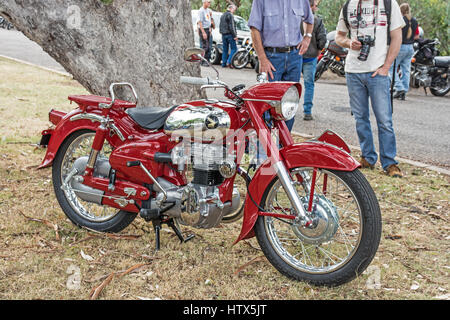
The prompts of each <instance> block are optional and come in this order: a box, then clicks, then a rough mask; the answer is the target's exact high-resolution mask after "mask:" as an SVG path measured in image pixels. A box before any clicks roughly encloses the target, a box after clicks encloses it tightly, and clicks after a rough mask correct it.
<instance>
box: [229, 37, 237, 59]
mask: <svg viewBox="0 0 450 320" xmlns="http://www.w3.org/2000/svg"><path fill="white" fill-rule="evenodd" d="M229 43H230V46H231V51H230V55H229V57H228V61H227V64H228V65H231V59H233V56H234V54H235V53H236V51H237V46H236V40H234V39H233V36H232V35H230V41H229Z"/></svg>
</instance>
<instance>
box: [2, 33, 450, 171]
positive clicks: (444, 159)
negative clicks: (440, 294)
mask: <svg viewBox="0 0 450 320" xmlns="http://www.w3.org/2000/svg"><path fill="white" fill-rule="evenodd" d="M0 55H4V56H9V57H12V58H16V59H20V60H24V61H27V62H30V63H34V64H37V65H41V66H43V67H46V68H51V69H54V70H57V71H63V72H64V71H65V70H64V68H62V67H61V66H60V65H59V64H58V63H57V62H56V61H54V60H53V59H52V58H51V57H50V56H48V55H47V54H46V53H45V52H44V51H43V50H42V49H41V48H40V47H39V46H38V45H37V44H35V43H34V42H32V41H30V40H28V39H27V38H26V37H25V36H24V35H23V34H21V33H20V32H18V31H15V30H11V31H6V30H4V29H0ZM180 63H185V62H182V61H180ZM217 69H218V71H219V73H220V79H221V80H222V81H225V82H226V83H228V84H230V85H237V84H241V83H243V84H246V85H247V87H249V86H251V85H253V84H255V83H256V73H255V71H254V70H252V69H243V70H231V69H223V68H221V67H220V66H218V67H217ZM202 75H203V76H209V77H214V78H215V76H216V75H215V72H214V70H212V69H211V68H209V67H207V68H204V67H202ZM3 76H5V75H3ZM207 95H208V97H210V98H218V99H219V98H223V91H222V90H215V91H214V90H208V91H207ZM313 116H314V120H313V121H304V120H303V110H302V108H301V109H300V110H299V112H298V114H297V117H296V121H295V124H294V129H293V130H295V131H297V132H300V133H303V134H307V135H311V136H318V135H320V134H321V133H322V132H323V131H324V130H325V129H331V130H333V131H335V132H336V133H338V134H339V135H340V136H341V137H343V138H344V139H345V140H346V141H347V143H348V144H350V145H354V146H358V145H359V143H358V138H357V135H356V131H355V124H354V119H353V117H352V116H351V114H350V107H349V102H348V94H347V87H346V84H345V80H344V78H337V77H336V76H334V75H330V74H325V75H324V78H323V79H321V80H319V81H318V82H317V83H316V91H315V98H314V107H313ZM393 118H394V129H395V131H396V137H397V150H398V156H399V157H402V158H406V159H411V160H415V161H420V162H424V163H427V164H430V165H434V166H438V167H441V168H445V169H450V95H447V96H446V97H441V98H440V97H434V96H433V95H431V94H430V93H429V94H428V95H425V93H424V91H423V89H412V90H411V91H410V92H409V93H408V96H407V99H406V101H398V100H396V101H395V103H394V115H393ZM371 119H372V128H373V130H374V135H375V136H377V129H376V122H375V117H374V115H373V114H372V116H371ZM375 140H377V139H376V138H375Z"/></svg>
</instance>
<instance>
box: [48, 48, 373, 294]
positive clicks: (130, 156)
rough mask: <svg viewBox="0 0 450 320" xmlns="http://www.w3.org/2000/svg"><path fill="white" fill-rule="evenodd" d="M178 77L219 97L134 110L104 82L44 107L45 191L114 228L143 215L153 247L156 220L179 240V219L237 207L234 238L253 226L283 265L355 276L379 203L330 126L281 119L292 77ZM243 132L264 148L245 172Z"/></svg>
mask: <svg viewBox="0 0 450 320" xmlns="http://www.w3.org/2000/svg"><path fill="white" fill-rule="evenodd" d="M203 54H204V51H203V50H202V49H198V48H191V49H188V50H186V54H185V59H186V60H187V61H195V62H198V61H206V59H205V58H203V56H202V55H203ZM214 70H215V69H214ZM216 72H217V70H216ZM217 74H218V72H217ZM181 81H182V82H183V83H186V84H191V85H201V86H202V88H203V89H207V88H213V89H218V88H221V89H224V91H225V96H226V97H227V98H228V99H229V100H227V101H218V100H208V99H207V100H198V101H190V102H187V103H183V104H181V105H178V106H173V107H170V108H156V107H152V108H136V104H137V100H138V99H137V95H136V92H135V91H134V88H133V87H132V85H131V84H129V83H114V84H112V85H111V87H110V95H111V98H106V97H99V96H93V95H87V96H70V97H69V100H71V101H74V102H76V103H77V104H78V108H76V109H75V110H73V111H71V112H69V113H66V112H62V111H57V110H52V111H50V114H49V118H50V121H51V122H52V123H53V124H54V125H55V127H54V129H49V130H45V131H44V132H43V136H42V139H41V143H40V144H41V145H42V146H47V148H48V149H47V153H46V155H45V158H44V160H43V162H42V164H41V165H40V168H44V167H49V166H53V168H52V180H53V186H54V191H55V195H56V198H57V200H58V202H59V204H60V206H61V208H62V210H63V211H64V213H65V214H66V215H67V217H68V218H69V219H70V220H71V221H72V222H73V223H75V224H76V225H78V226H83V227H87V228H89V229H93V230H97V231H103V232H118V231H121V230H123V229H124V228H125V227H127V226H128V225H129V224H130V223H131V222H132V221H133V220H134V219H135V217H136V216H137V215H138V214H139V215H140V216H141V217H142V218H144V219H145V220H146V221H151V222H152V223H153V226H154V230H155V235H156V241H155V242H156V249H159V246H160V241H159V231H160V228H161V224H162V223H167V224H168V225H169V226H170V227H171V228H172V229H173V230H174V231H175V233H176V235H177V236H178V238H179V239H180V240H181V241H182V242H184V241H187V240H188V239H190V238H191V237H188V238H186V237H185V236H184V235H183V234H182V232H181V231H180V229H179V224H183V225H188V226H191V227H195V228H214V227H217V226H218V225H219V224H220V223H221V222H224V219H226V218H227V217H231V218H230V221H233V220H236V219H239V218H240V217H241V216H242V215H243V220H242V229H241V233H240V235H239V237H238V239H237V240H236V242H235V243H237V242H238V241H240V240H243V239H247V238H251V237H253V236H256V238H257V240H258V243H259V245H260V247H261V249H262V251H263V253H264V254H265V255H266V257H267V259H268V260H269V261H270V262H271V263H272V264H273V265H274V266H275V268H276V269H277V270H279V271H280V272H281V273H282V274H284V275H286V276H288V277H291V278H294V279H297V280H302V281H307V282H310V283H312V284H315V285H327V286H336V285H340V284H343V283H345V282H348V281H350V280H351V279H354V278H355V277H356V276H357V275H358V274H361V273H362V272H363V271H364V270H365V269H366V267H367V266H368V265H369V264H370V262H371V261H372V259H373V257H374V255H375V253H376V251H377V248H378V244H379V240H380V236H381V214H380V208H379V205H378V201H377V199H376V197H375V194H374V192H373V190H372V188H371V186H370V185H369V183H368V182H367V180H366V179H365V177H364V176H363V175H362V173H361V172H360V171H359V170H358V168H359V166H360V164H359V163H358V162H357V161H356V160H355V159H354V158H352V156H351V155H350V153H349V152H350V149H349V148H348V146H347V145H346V144H345V142H344V141H343V140H342V139H341V138H340V137H339V136H338V135H337V134H335V133H333V132H331V131H326V132H325V133H324V134H323V135H321V136H320V137H319V138H317V139H316V140H313V141H308V142H304V143H299V144H295V143H294V141H293V139H292V137H291V135H290V132H289V130H288V129H287V127H286V124H285V120H286V119H290V118H292V117H293V116H295V114H296V112H297V110H298V108H299V105H300V96H301V85H300V84H299V83H297V82H277V83H268V82H262V83H259V84H257V85H254V86H252V87H250V88H249V89H247V90H246V89H245V86H244V85H238V86H236V87H234V88H232V89H230V87H228V85H227V84H225V83H224V82H222V81H219V80H211V79H209V78H195V77H181ZM120 86H127V87H129V88H131V91H132V92H133V95H134V97H135V100H136V102H135V103H131V102H127V101H123V100H118V99H116V98H115V92H114V90H115V89H116V88H117V87H120ZM267 114H269V115H270V117H269V118H270V119H268V118H267V117H266V116H263V115H267ZM275 129H276V130H275ZM276 132H277V133H278V140H277V142H274V140H273V139H272V135H274V134H275V133H276ZM247 133H250V134H248V135H247ZM253 133H256V134H257V135H258V138H259V142H260V143H261V145H262V146H263V147H264V150H266V154H267V155H268V158H267V159H266V160H265V161H264V162H263V163H262V164H261V165H260V166H259V167H258V169H257V170H256V172H255V173H254V175H253V177H250V175H248V174H247V172H246V171H245V169H244V168H243V166H241V163H242V161H241V160H242V158H244V152H245V149H246V143H245V141H246V137H247V136H250V135H252V134H253ZM279 145H281V146H282V148H281V149H280V148H279ZM238 177H242V178H243V179H242V180H243V181H245V183H242V185H243V186H244V191H243V193H241V192H239V190H238V180H237V178H238ZM241 194H242V195H241ZM244 199H245V201H244ZM242 208H243V209H242Z"/></svg>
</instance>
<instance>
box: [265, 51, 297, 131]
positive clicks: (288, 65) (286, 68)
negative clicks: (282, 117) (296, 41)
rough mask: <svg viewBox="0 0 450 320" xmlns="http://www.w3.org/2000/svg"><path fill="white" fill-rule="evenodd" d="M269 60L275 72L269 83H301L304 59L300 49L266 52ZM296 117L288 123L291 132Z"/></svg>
mask: <svg viewBox="0 0 450 320" xmlns="http://www.w3.org/2000/svg"><path fill="white" fill-rule="evenodd" d="M266 55H267V58H268V59H269V61H270V63H272V65H273V67H274V68H275V71H273V72H272V73H273V79H270V76H269V81H293V82H300V77H301V72H302V63H303V57H302V56H301V55H299V54H298V49H295V50H293V51H291V52H287V53H278V52H269V51H267V50H266ZM294 121H295V117H294V118H292V119H291V120H288V121H286V126H287V127H288V129H289V131H291V130H292V127H293V126H294Z"/></svg>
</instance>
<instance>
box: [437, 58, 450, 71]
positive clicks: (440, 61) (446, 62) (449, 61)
mask: <svg viewBox="0 0 450 320" xmlns="http://www.w3.org/2000/svg"><path fill="white" fill-rule="evenodd" d="M434 65H435V66H436V67H443V68H446V67H449V66H450V57H436V58H434Z"/></svg>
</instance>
